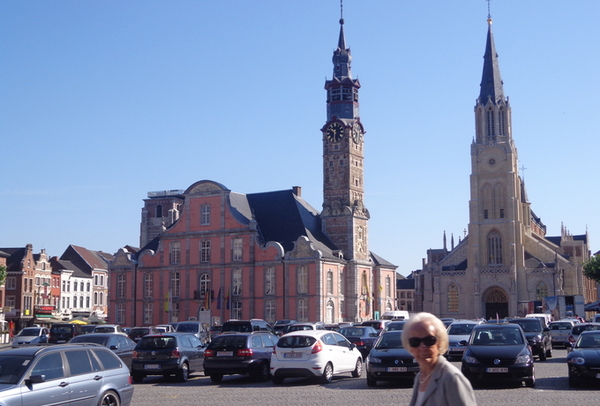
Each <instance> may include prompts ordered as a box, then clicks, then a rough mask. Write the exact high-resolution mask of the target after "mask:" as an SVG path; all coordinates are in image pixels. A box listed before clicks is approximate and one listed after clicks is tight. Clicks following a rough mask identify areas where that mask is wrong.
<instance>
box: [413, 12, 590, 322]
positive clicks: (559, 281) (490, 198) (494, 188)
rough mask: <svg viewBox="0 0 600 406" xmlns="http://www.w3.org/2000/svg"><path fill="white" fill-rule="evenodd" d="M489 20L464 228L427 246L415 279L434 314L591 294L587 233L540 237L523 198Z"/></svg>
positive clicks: (500, 312)
mask: <svg viewBox="0 0 600 406" xmlns="http://www.w3.org/2000/svg"><path fill="white" fill-rule="evenodd" d="M491 24H492V21H491V19H488V32H487V42H486V49H485V55H484V66H483V75H482V81H481V90H480V94H479V97H478V98H477V101H476V104H475V108H474V111H475V137H474V139H473V142H472V144H471V176H470V195H471V196H470V200H469V225H468V234H466V235H465V236H464V238H462V239H461V240H460V241H459V242H458V244H457V245H456V246H454V241H452V245H451V247H450V248H448V247H447V243H446V236H445V235H444V246H443V248H441V249H431V250H428V252H427V258H426V259H425V260H424V263H423V269H422V270H420V271H419V272H418V274H417V275H416V277H415V280H416V291H417V297H416V302H417V303H416V307H417V309H418V310H424V311H428V312H432V313H434V314H436V315H439V316H440V317H454V318H469V319H470V318H475V317H485V318H486V319H489V318H490V317H494V318H495V317H496V316H499V317H505V316H524V315H525V314H526V313H529V312H533V311H535V310H539V308H537V309H536V307H537V306H536V305H537V304H541V303H542V301H543V298H544V297H547V296H558V295H582V296H584V299H585V301H586V303H587V302H589V301H593V300H595V298H596V291H595V284H594V283H592V281H590V280H589V279H587V278H585V277H584V276H583V274H582V270H583V266H582V264H583V263H584V262H585V261H587V260H588V259H589V257H590V249H589V247H588V241H589V238H588V235H587V231H586V233H585V234H581V235H572V234H571V233H570V232H569V231H568V230H567V229H566V228H565V227H564V226H563V227H561V235H560V236H556V237H552V236H547V235H546V226H545V225H544V224H543V223H542V221H541V218H540V217H539V216H537V215H536V214H535V213H534V212H533V210H532V208H531V203H530V201H529V199H528V197H527V193H526V188H525V183H524V180H523V178H522V177H521V176H519V167H518V156H517V148H516V144H515V140H514V139H513V137H512V120H511V106H510V103H509V99H508V97H505V95H504V90H503V83H502V79H501V77H500V68H499V64H498V55H497V53H496V49H495V45H494V39H493V35H492V25H491Z"/></svg>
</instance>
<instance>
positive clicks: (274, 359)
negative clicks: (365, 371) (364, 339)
mask: <svg viewBox="0 0 600 406" xmlns="http://www.w3.org/2000/svg"><path fill="white" fill-rule="evenodd" d="M362 368H363V359H362V355H361V354H360V351H358V349H357V348H356V346H355V345H354V344H352V343H351V342H350V341H348V340H347V339H346V338H345V337H344V336H343V335H341V334H339V333H336V332H335V331H329V330H302V331H294V332H292V333H288V334H285V335H283V336H281V337H280V338H279V341H277V345H276V346H275V348H274V351H273V354H272V355H271V375H272V379H273V383H275V384H281V383H283V381H284V379H285V378H291V377H312V378H318V379H319V380H320V381H321V383H324V384H327V383H330V382H331V380H332V379H333V375H338V374H344V373H351V374H352V376H353V377H355V378H358V377H359V376H361V375H362Z"/></svg>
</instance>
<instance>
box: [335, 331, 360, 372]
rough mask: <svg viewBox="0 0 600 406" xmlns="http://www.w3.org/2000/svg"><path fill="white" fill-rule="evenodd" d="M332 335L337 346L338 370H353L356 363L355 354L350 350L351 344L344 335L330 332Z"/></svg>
mask: <svg viewBox="0 0 600 406" xmlns="http://www.w3.org/2000/svg"><path fill="white" fill-rule="evenodd" d="M331 334H333V335H334V337H335V340H336V342H337V346H338V347H339V357H340V358H339V365H340V367H339V370H340V371H342V370H343V371H345V372H347V371H353V370H354V367H355V363H356V358H357V357H356V354H355V352H354V351H353V350H352V347H353V344H352V343H351V342H350V341H348V339H347V338H346V337H344V336H343V335H341V334H339V333H331Z"/></svg>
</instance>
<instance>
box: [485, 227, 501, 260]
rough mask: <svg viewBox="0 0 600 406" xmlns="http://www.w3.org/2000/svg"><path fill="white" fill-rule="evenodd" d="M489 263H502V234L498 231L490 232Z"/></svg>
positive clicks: (488, 239)
mask: <svg viewBox="0 0 600 406" xmlns="http://www.w3.org/2000/svg"><path fill="white" fill-rule="evenodd" d="M487 241H488V265H491V266H494V265H502V236H501V235H500V233H499V232H498V231H495V230H494V231H490V233H489V234H488V238H487Z"/></svg>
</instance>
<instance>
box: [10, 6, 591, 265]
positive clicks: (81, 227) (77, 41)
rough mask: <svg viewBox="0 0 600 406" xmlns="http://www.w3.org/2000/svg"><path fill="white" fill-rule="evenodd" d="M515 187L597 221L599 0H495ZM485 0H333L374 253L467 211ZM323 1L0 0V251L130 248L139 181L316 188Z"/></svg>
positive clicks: (540, 211)
mask: <svg viewBox="0 0 600 406" xmlns="http://www.w3.org/2000/svg"><path fill="white" fill-rule="evenodd" d="M491 10H492V17H493V20H494V23H493V31H494V36H495V41H496V47H497V52H498V54H499V61H500V69H501V73H502V79H503V80H504V90H505V94H506V95H508V96H509V97H510V102H511V106H512V114H513V120H512V124H513V137H514V140H515V143H516V146H517V148H518V152H519V160H520V165H522V166H524V167H525V168H527V169H526V170H525V172H524V176H525V182H526V187H527V191H528V196H529V200H530V202H531V204H532V209H533V210H534V212H535V213H536V214H537V215H538V216H540V217H541V219H542V221H543V222H544V223H545V224H546V226H547V230H548V235H559V234H560V230H561V224H562V223H564V225H565V227H566V228H567V229H568V230H569V231H570V232H571V233H573V234H583V233H585V232H586V230H588V231H589V233H590V240H591V248H592V250H593V251H598V250H599V249H600V247H599V246H598V243H596V241H598V240H597V238H598V237H596V236H597V235H599V233H600V219H599V216H598V203H597V201H598V199H599V193H598V187H597V186H596V185H595V183H597V178H598V173H599V172H598V164H597V161H598V156H600V146H599V145H600V144H599V143H598V140H597V138H598V136H599V135H600V126H599V124H598V120H597V117H598V114H599V112H600V101H599V98H598V94H599V93H600V92H599V91H600V79H599V77H600V75H598V66H599V65H600V53H599V52H598V44H599V39H600V38H599V28H598V27H599V25H598V22H597V16H598V15H600V2H592V1H586V2H583V1H577V2H574V1H569V2H567V1H564V0H563V1H553V0H548V1H545V2H534V1H522V0H502V1H492V8H491ZM487 13H488V9H487V2H486V1H484V0H451V1H441V0H438V1H427V2H426V1H418V2H417V1H407V0H403V1H399V0H379V1H366V0H362V1H359V0H346V1H345V2H344V19H345V25H344V27H345V32H346V40H347V44H348V46H350V48H351V50H352V56H353V65H352V71H353V76H354V77H358V79H359V80H360V82H361V85H362V88H361V90H360V112H361V121H362V123H363V124H364V126H365V128H366V130H367V133H366V135H365V191H366V193H365V204H366V207H367V208H368V209H369V211H370V213H371V220H370V222H369V239H370V241H369V243H370V249H371V250H372V251H374V252H376V253H377V254H378V255H380V256H382V257H384V258H386V259H387V260H388V261H390V262H392V263H395V264H396V265H398V266H399V268H398V270H399V272H400V273H402V274H405V275H406V274H408V273H409V272H410V271H412V270H415V269H418V268H420V267H421V259H422V258H423V257H425V256H426V250H427V249H429V248H440V247H441V246H442V236H443V233H444V231H446V233H447V235H448V241H450V236H451V235H454V237H455V240H456V242H458V237H459V236H462V235H463V230H465V229H466V227H467V223H468V201H469V198H470V196H469V175H470V171H471V168H470V143H471V141H472V139H473V136H474V115H473V107H474V104H475V99H476V98H477V96H478V94H479V83H480V79H481V69H482V66H483V53H484V47H485V36H486V30H487V23H486V18H487ZM339 18H340V7H339V1H337V0H302V1H295V2H293V1H283V0H260V1H258V0H256V1H234V0H220V1H110V0H109V1H85V2H83V1H69V0H62V1H27V2H22V1H20V2H17V1H3V2H1V3H0V58H1V60H0V134H1V137H2V151H3V154H2V156H3V158H2V161H3V162H2V165H1V168H2V169H1V172H0V173H1V174H2V187H0V209H1V210H2V213H3V215H2V222H1V227H0V230H1V231H0V247H18V246H24V245H25V244H28V243H31V244H33V248H34V252H39V250H40V249H42V248H45V249H46V251H47V252H48V253H49V254H50V255H61V254H62V253H63V251H64V250H65V249H66V248H67V246H68V245H69V244H75V245H80V246H84V247H86V248H88V249H91V250H102V251H106V252H116V251H117V250H118V248H119V247H122V246H124V245H126V244H129V245H134V246H137V245H139V228H140V216H141V208H142V205H143V199H144V198H146V195H147V192H149V191H158V190H170V189H186V188H187V187H188V186H190V185H191V184H192V183H194V182H196V181H198V180H202V179H210V180H214V181H217V182H220V183H222V184H223V185H225V186H226V187H228V188H229V189H231V190H233V191H236V192H241V193H254V192H266V191H273V190H282V189H289V188H291V187H292V186H301V187H302V195H303V197H304V198H305V199H306V200H307V201H308V202H309V203H310V204H312V205H313V206H314V207H315V208H317V209H320V208H321V203H322V199H323V198H322V163H321V162H322V161H321V155H322V143H321V137H322V135H321V132H320V131H319V130H320V128H321V127H322V126H323V124H324V123H325V119H326V116H325V113H326V109H325V90H324V89H323V85H324V83H325V80H326V79H327V78H331V76H332V68H333V66H332V63H331V56H332V52H333V50H334V48H335V46H336V44H337V38H338V32H339V24H338V20H339Z"/></svg>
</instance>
